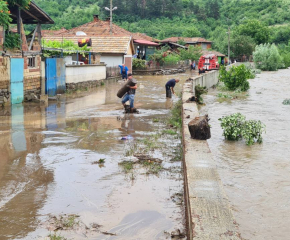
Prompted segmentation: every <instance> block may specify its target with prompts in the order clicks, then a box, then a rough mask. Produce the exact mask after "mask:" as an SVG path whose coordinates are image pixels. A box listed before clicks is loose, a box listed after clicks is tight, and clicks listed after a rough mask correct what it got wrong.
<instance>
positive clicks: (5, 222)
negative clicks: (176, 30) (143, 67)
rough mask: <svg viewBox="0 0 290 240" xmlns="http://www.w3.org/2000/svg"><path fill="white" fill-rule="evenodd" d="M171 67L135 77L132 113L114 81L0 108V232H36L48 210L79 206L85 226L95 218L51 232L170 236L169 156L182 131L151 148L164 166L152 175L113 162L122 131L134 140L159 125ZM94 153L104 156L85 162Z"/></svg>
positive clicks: (173, 179)
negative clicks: (76, 94)
mask: <svg viewBox="0 0 290 240" xmlns="http://www.w3.org/2000/svg"><path fill="white" fill-rule="evenodd" d="M171 77H173V76H159V77H152V76H150V77H146V76H140V77H137V79H138V82H139V89H138V90H137V95H136V101H135V102H136V106H137V107H138V109H139V110H140V114H138V115H124V114H123V113H122V107H121V104H120V99H118V98H117V97H116V92H117V90H118V89H119V88H120V86H121V84H120V83H109V84H108V85H106V86H104V87H100V88H98V89H96V90H95V91H93V92H90V93H89V94H88V95H86V96H84V97H80V98H69V99H67V100H62V101H61V102H58V103H53V102H52V103H49V105H48V106H47V107H39V106H38V105H33V104H25V105H15V106H12V108H11V109H10V108H9V109H2V110H0V239H1V240H6V239H44V238H45V237H47V236H48V235H49V234H50V233H52V230H54V229H53V226H50V224H51V222H50V223H48V220H49V219H51V216H63V215H65V214H76V215H78V216H79V218H78V220H77V221H79V222H82V223H83V224H84V225H85V226H87V228H90V226H91V225H92V224H94V223H95V224H98V225H101V227H100V228H99V229H98V231H88V230H86V229H81V227H77V228H75V229H74V230H71V231H59V232H58V234H60V235H61V236H64V237H67V238H68V239H126V240H128V239H147V240H148V239H168V238H170V235H169V234H168V233H170V232H172V231H173V230H174V229H180V230H181V231H185V229H184V206H183V205H182V204H178V201H179V200H180V199H179V200H178V199H177V198H176V196H178V195H180V194H181V195H182V193H183V177H182V173H181V162H172V161H170V160H171V159H172V157H173V156H174V150H175V149H176V148H177V146H178V145H179V144H180V139H178V138H176V136H170V135H169V136H167V135H165V137H163V139H161V140H160V141H163V142H165V144H166V146H167V147H166V148H163V149H159V150H156V151H155V152H154V153H152V152H151V153H150V154H153V155H154V156H155V157H158V158H161V159H162V160H163V168H164V169H166V170H164V171H161V172H160V173H159V174H157V175H152V174H151V175H148V174H144V169H142V167H137V166H136V167H134V169H133V171H131V172H130V173H125V172H124V170H123V168H122V167H121V166H119V164H118V163H120V162H121V161H123V160H124V159H127V160H128V157H125V152H126V150H128V148H130V146H131V145H130V144H132V143H128V142H126V141H121V140H120V139H121V137H123V136H127V135H128V134H130V135H131V136H133V138H134V140H139V139H142V138H144V137H146V136H148V135H150V134H154V133H156V132H158V131H159V132H160V131H162V130H163V129H164V127H165V124H164V123H163V122H162V119H165V118H166V116H167V115H168V113H169V109H170V107H171V106H172V104H173V101H176V100H177V99H176V98H175V99H173V101H168V100H167V101H166V99H165V90H164V85H165V83H166V81H167V80H168V79H170V78H171ZM180 77H181V79H183V80H185V79H186V78H187V77H188V74H184V75H181V76H180ZM176 89H177V91H178V90H180V89H181V84H178V85H177V86H176ZM153 119H161V121H159V122H156V121H153ZM99 159H105V163H103V164H92V163H93V162H95V161H98V160H99ZM100 232H110V233H114V234H116V236H110V235H104V234H102V233H100Z"/></svg>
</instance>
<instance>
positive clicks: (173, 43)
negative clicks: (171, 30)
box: [160, 37, 212, 50]
mask: <svg viewBox="0 0 290 240" xmlns="http://www.w3.org/2000/svg"><path fill="white" fill-rule="evenodd" d="M181 42H184V43H185V44H184V45H181V44H180V43H181ZM160 45H169V46H170V47H171V48H173V49H175V48H179V47H182V46H185V47H189V46H199V47H201V48H202V49H203V50H206V49H210V48H211V45H212V42H211V41H209V40H206V39H204V38H200V37H194V38H188V37H170V38H166V39H163V40H161V41H160Z"/></svg>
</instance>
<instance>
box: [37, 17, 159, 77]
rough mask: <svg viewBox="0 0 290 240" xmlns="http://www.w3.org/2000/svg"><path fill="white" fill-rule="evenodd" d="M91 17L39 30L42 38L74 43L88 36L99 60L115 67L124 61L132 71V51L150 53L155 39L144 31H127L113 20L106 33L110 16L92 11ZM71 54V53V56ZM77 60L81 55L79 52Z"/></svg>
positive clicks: (142, 56)
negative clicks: (70, 26) (67, 25)
mask: <svg viewBox="0 0 290 240" xmlns="http://www.w3.org/2000/svg"><path fill="white" fill-rule="evenodd" d="M93 17H94V20H93V21H92V22H89V23H85V24H83V25H81V26H78V27H76V28H73V29H70V30H66V29H60V30H56V31H51V30H43V32H42V34H43V38H44V39H45V40H57V41H61V40H62V39H66V40H72V41H73V42H74V43H77V41H78V40H80V39H81V38H91V41H92V46H91V50H92V51H94V52H97V53H99V54H100V57H99V60H100V62H104V63H105V64H106V65H107V66H108V67H116V66H118V65H120V64H123V63H124V64H126V65H127V66H128V67H129V70H130V72H131V71H132V58H133V55H135V56H136V57H137V55H138V54H139V57H140V58H145V59H148V56H149V55H150V54H153V53H154V51H155V49H156V47H158V46H159V44H158V43H156V42H154V41H155V40H154V39H153V38H151V37H149V36H147V35H145V34H141V33H131V32H129V31H127V30H125V29H123V28H121V27H119V26H117V25H116V24H112V34H111V33H110V19H107V20H106V21H102V20H100V19H99V17H98V15H94V16H93ZM77 33H84V34H85V35H84V36H77ZM74 58H75V56H74ZM79 58H80V59H77V60H79V61H82V60H84V59H81V56H79Z"/></svg>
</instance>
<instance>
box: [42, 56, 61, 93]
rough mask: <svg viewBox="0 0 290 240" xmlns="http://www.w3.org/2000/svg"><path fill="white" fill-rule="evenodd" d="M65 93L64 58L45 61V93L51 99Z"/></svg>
mask: <svg viewBox="0 0 290 240" xmlns="http://www.w3.org/2000/svg"><path fill="white" fill-rule="evenodd" d="M64 92H65V61H64V59H63V58H47V59H45V93H46V94H47V95H48V96H49V97H54V96H56V94H62V93H64Z"/></svg>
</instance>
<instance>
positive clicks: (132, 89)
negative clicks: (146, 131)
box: [122, 73, 137, 112]
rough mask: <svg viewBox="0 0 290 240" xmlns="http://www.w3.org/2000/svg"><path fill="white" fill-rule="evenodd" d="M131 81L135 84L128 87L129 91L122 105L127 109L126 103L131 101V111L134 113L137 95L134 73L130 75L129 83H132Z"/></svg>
mask: <svg viewBox="0 0 290 240" xmlns="http://www.w3.org/2000/svg"><path fill="white" fill-rule="evenodd" d="M130 80H131V82H132V83H133V86H131V85H127V87H128V91H127V93H126V94H125V96H124V97H123V99H122V104H123V106H124V107H125V104H126V102H128V101H129V102H130V111H131V112H133V111H134V99H135V93H136V89H137V80H136V79H135V78H133V75H132V73H129V74H128V81H130Z"/></svg>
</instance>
